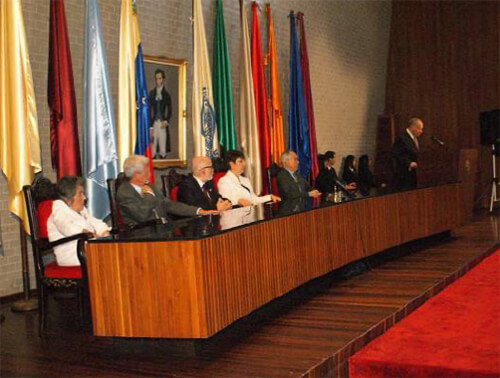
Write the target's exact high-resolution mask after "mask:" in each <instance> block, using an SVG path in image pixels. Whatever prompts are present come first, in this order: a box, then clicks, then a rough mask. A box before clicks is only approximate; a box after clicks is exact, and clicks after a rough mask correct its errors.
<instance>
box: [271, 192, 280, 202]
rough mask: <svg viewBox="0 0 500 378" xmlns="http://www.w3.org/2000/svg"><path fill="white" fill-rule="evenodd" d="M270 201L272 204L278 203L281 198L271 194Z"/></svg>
mask: <svg viewBox="0 0 500 378" xmlns="http://www.w3.org/2000/svg"><path fill="white" fill-rule="evenodd" d="M271 201H273V202H280V201H281V198H280V197H278V196H275V195H274V194H271Z"/></svg>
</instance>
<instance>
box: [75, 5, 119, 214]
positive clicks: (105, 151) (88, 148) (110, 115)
mask: <svg viewBox="0 0 500 378" xmlns="http://www.w3.org/2000/svg"><path fill="white" fill-rule="evenodd" d="M83 75H84V76H83V175H84V177H85V180H86V189H87V197H88V209H89V212H90V214H92V216H94V217H96V218H99V219H104V218H105V217H106V216H107V215H108V214H109V212H110V208H109V201H108V190H107V184H106V180H107V179H109V178H116V176H117V175H118V153H117V151H116V136H115V113H114V109H113V102H112V100H111V87H110V85H109V75H108V67H107V62H106V53H105V50H104V41H103V39H102V34H101V17H100V15H99V7H98V5H97V2H96V0H86V2H85V45H84V60H83Z"/></svg>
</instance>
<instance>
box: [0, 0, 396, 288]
mask: <svg viewBox="0 0 500 378" xmlns="http://www.w3.org/2000/svg"><path fill="white" fill-rule="evenodd" d="M270 2H271V7H272V11H273V21H274V28H275V37H276V43H277V49H278V63H279V71H280V73H281V75H280V80H281V91H282V102H283V108H284V109H283V110H284V113H285V122H287V116H286V114H287V112H288V106H287V104H288V90H287V88H288V58H289V39H290V36H289V33H290V31H289V19H288V17H287V16H288V13H289V11H290V10H291V9H293V10H295V11H296V12H298V11H302V12H303V13H304V14H305V25H306V34H307V42H308V48H309V60H310V70H311V82H312V92H313V101H314V110H315V116H316V130H317V139H318V148H319V151H320V152H324V151H325V150H327V149H334V150H335V151H337V153H338V154H339V155H340V156H339V157H342V156H343V155H346V154H349V153H352V154H355V155H359V154H361V153H370V154H372V153H373V152H374V151H375V126H376V117H377V115H378V114H381V113H382V112H383V109H384V99H385V75H386V61H387V49H388V41H389V26H390V25H389V24H390V13H391V4H390V2H384V1H327V0H309V1H304V0H302V1H298V0H295V1H294V0H273V1H270ZM49 3H50V2H49V1H48V0H45V1H41V0H22V4H23V10H24V20H25V25H26V33H27V37H28V45H29V52H30V58H31V66H32V70H33V76H34V82H35V90H36V98H37V105H38V117H39V129H40V140H41V144H42V146H41V147H42V159H43V170H44V173H45V175H46V176H48V177H49V178H51V179H54V177H55V176H54V172H53V171H52V168H51V166H50V144H49V112H48V107H47V96H46V92H47V64H48V27H49ZM137 3H138V12H139V19H140V27H141V36H142V41H143V51H144V54H147V55H158V56H166V57H170V58H177V59H187V60H188V61H189V66H188V157H190V156H191V155H192V145H191V140H192V136H191V126H190V118H189V117H190V115H189V109H190V88H191V73H192V41H191V39H192V37H191V24H190V16H191V0H137ZM259 3H261V4H264V1H260V2H259ZM65 4H66V17H67V21H68V32H69V38H70V44H71V54H72V60H73V70H74V71H73V74H74V79H75V86H76V98H77V104H78V111H79V114H78V118H79V121H80V123H81V119H82V114H81V112H82V77H83V72H82V66H83V64H82V59H83V43H84V42H83V40H84V35H83V27H84V1H83V0H66V1H65ZM98 4H99V6H100V11H101V18H102V25H103V33H104V40H105V42H106V54H107V59H108V65H109V72H110V76H111V77H110V80H111V87H112V91H113V97H114V98H113V100H114V104H115V107H116V106H117V97H116V95H117V90H118V74H117V72H118V45H119V22H120V1H119V0H98ZM203 8H204V17H205V27H206V32H207V42H208V46H209V50H210V53H211V50H212V41H213V32H214V25H213V24H214V19H215V0H203ZM224 15H225V24H226V35H227V39H228V44H229V53H230V60H231V64H232V77H233V96H234V101H233V102H234V104H235V114H238V100H237V99H238V85H239V84H238V78H239V52H240V50H239V48H240V26H239V25H240V21H239V7H238V1H236V0H225V1H224ZM260 21H261V22H260V27H261V32H262V42H263V46H266V44H265V41H266V40H267V37H266V35H267V32H266V19H265V17H264V15H263V14H262V13H261V15H260ZM264 48H265V47H264ZM236 118H237V117H236ZM236 121H237V120H236ZM237 123H238V122H237ZM338 161H340V159H338ZM338 164H340V163H338ZM6 198H7V187H6V182H5V179H4V177H3V176H2V177H0V215H1V226H0V227H1V235H2V238H3V243H4V249H5V255H4V256H3V257H2V256H0V296H5V295H9V294H12V293H17V292H20V291H22V281H21V262H20V258H19V254H20V252H19V249H20V247H19V235H18V234H19V232H18V225H17V223H16V222H14V221H13V220H12V219H11V218H10V216H9V213H8V211H7V206H8V205H7V200H6ZM32 285H33V282H32Z"/></svg>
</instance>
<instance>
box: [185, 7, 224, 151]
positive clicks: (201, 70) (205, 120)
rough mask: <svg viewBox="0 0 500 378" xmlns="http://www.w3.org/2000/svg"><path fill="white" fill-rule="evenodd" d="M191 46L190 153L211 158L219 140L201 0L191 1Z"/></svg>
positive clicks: (217, 148)
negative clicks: (191, 130) (191, 124)
mask: <svg viewBox="0 0 500 378" xmlns="http://www.w3.org/2000/svg"><path fill="white" fill-rule="evenodd" d="M193 49H194V51H193V93H192V98H191V113H192V114H191V118H192V119H193V142H194V154H195V156H208V157H209V158H212V157H216V156H219V141H218V138H217V122H216V116H215V111H214V107H213V103H214V101H213V92H212V75H211V73H210V64H209V61H208V51H207V41H206V38H205V23H204V22H203V11H202V8H201V0H193Z"/></svg>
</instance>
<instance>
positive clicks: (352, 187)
mask: <svg viewBox="0 0 500 378" xmlns="http://www.w3.org/2000/svg"><path fill="white" fill-rule="evenodd" d="M345 187H346V188H347V189H348V190H356V188H357V185H356V183H355V182H350V183H349V184H347V185H346V186H345Z"/></svg>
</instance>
